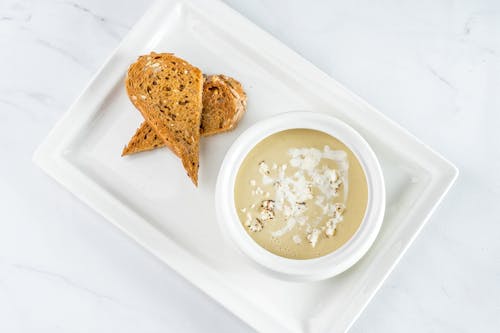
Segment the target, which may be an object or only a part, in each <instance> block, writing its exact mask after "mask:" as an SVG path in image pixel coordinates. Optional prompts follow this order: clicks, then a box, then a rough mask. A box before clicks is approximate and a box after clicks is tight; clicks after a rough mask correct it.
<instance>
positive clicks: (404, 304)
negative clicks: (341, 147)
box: [0, 0, 500, 333]
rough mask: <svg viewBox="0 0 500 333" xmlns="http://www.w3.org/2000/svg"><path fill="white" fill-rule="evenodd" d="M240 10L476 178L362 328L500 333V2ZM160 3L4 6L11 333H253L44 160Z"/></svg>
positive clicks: (3, 276) (3, 239) (0, 86)
mask: <svg viewBox="0 0 500 333" xmlns="http://www.w3.org/2000/svg"><path fill="white" fill-rule="evenodd" d="M227 2H228V3H229V5H230V6H232V7H233V8H235V9H236V10H238V11H239V12H241V13H242V14H243V15H245V16H247V17H248V18H250V19H251V20H252V21H254V22H255V23H256V24H258V25H259V26H261V27H262V28H264V29H265V30H267V31H269V32H271V33H272V34H273V35H275V36H276V37H277V38H279V39H280V40H282V41H283V42H284V43H285V44H287V45H289V46H290V47H291V48H292V49H294V50H296V51H298V52H299V53H300V54H302V55H303V56H304V57H305V58H307V59H309V60H310V61H311V62H313V63H314V64H316V65H317V66H318V67H319V68H321V69H322V70H324V71H325V72H327V73H328V74H330V75H332V76H333V77H334V78H336V79H337V80H339V81H340V82H342V83H343V84H345V85H346V86H348V87H349V88H351V89H352V90H354V91H355V92H357V93H358V94H359V95H361V96H363V97H364V98H365V99H366V100H368V101H369V102H370V103H372V104H373V105H375V106H376V107H377V108H379V109H380V110H381V111H382V112H384V113H385V114H387V115H388V116H389V117H390V118H392V119H394V120H395V121H397V122H398V123H400V124H401V125H403V126H404V127H406V128H408V129H409V130H410V131H411V132H413V133H414V134H416V135H417V136H418V137H419V138H421V139H422V140H423V141H424V142H426V143H427V144H429V145H430V146H432V147H433V148H435V149H436V150H437V151H439V152H441V153H442V154H444V155H445V156H446V157H448V158H449V159H450V160H452V161H453V162H455V163H456V164H457V166H458V167H459V168H460V170H461V175H460V177H459V180H458V182H457V184H456V186H455V187H454V188H453V190H452V191H451V193H450V194H449V196H448V197H447V198H446V199H445V201H444V202H443V204H442V205H441V207H440V208H439V209H438V211H437V212H436V214H435V215H434V216H433V218H432V219H431V221H430V223H429V224H428V225H427V226H426V228H425V229H424V230H423V232H422V234H421V235H420V237H419V238H418V239H417V240H416V242H415V243H414V245H413V246H412V247H411V249H410V250H409V251H408V253H407V255H406V256H405V257H404V258H403V260H402V261H401V263H400V264H399V265H398V266H397V267H396V269H395V271H394V272H393V274H392V275H391V276H390V277H389V279H388V280H387V282H386V283H385V285H384V286H383V287H382V289H381V290H380V292H379V293H378V294H377V295H376V297H375V298H374V300H373V302H372V303H371V304H370V305H369V306H368V308H367V309H366V311H365V312H364V313H363V314H362V316H361V317H360V319H359V320H358V322H357V323H356V324H355V325H354V327H353V329H352V332H494V331H498V330H499V329H500V240H499V239H500V209H499V206H500V173H499V172H498V170H499V169H500V3H499V2H498V1H495V0H491V1H472V0H471V1H445V0H443V1H431V0H426V1H413V2H409V1H405V2H402V1H377V2H374V1H368V0H364V1H355V2H354V1H344V2H342V1H336V2H331V1H314V5H312V2H310V3H309V4H307V3H306V2H305V1H284V0H282V1H243V0H228V1H227ZM150 3H151V1H150V0H147V1H139V0H125V1H123V0H122V1H119V0H108V1H99V0H75V1H70V0H68V1H64V0H62V1H58V0H57V1H56V0H21V1H14V0H2V1H0V123H1V125H2V130H1V131H0V143H1V144H0V146H1V148H2V153H1V155H0V156H1V163H0V175H1V176H0V207H1V211H2V217H1V218H0V332H16V333H17V332H51V333H54V332H106V333H107V332H251V331H252V330H251V329H250V328H249V327H248V326H246V325H245V324H243V323H242V322H241V321H239V320H238V319H237V318H235V317H234V316H232V315H231V314H230V313H228V312H227V311H226V310H224V309H223V308H222V307H220V306H219V305H217V304H216V303H214V302H213V301H212V300H211V299H209V298H208V297H206V296H204V295H203V294H202V293H201V292H199V291H198V290H197V289H195V288H193V287H192V286H191V285H190V284H189V283H187V282H186V281H185V280H183V279H182V278H180V277H179V276H178V275H177V274H175V273H174V272H172V271H171V270H170V269H169V268H168V267H166V266H165V265H163V264H162V263H160V262H158V261H157V260H155V259H154V258H153V257H152V256H151V255H149V254H148V253H147V252H146V251H144V250H143V249H142V248H140V247H139V246H137V245H136V244H135V243H133V242H132V241H131V240H129V239H128V238H127V237H126V236H125V235H123V234H121V233H120V232H119V231H118V230H117V229H115V228H114V227H112V226H111V225H110V224H108V223H107V222H106V221H105V220H104V219H103V218H102V217H100V216H99V215H97V214H96V213H94V212H93V211H91V210H90V209H88V208H87V207H86V206H85V205H83V204H82V203H81V202H79V201H78V200H77V199H76V198H74V197H73V196H72V195H71V194H69V193H68V192H67V191H65V190H64V189H62V188H61V187H60V186H59V185H57V184H56V183H55V182H54V181H53V180H51V179H50V178H48V177H47V176H46V175H45V174H43V173H42V171H41V170H39V169H37V168H36V167H35V166H34V165H33V164H32V163H31V155H32V153H33V151H34V149H35V148H36V147H37V145H38V144H39V143H40V141H41V140H42V139H43V138H44V137H45V136H46V135H47V133H48V131H49V130H50V128H51V127H52V126H53V125H54V123H55V122H56V121H57V119H59V118H60V117H61V116H62V115H63V113H64V112H65V110H66V109H67V108H68V106H69V105H70V104H71V102H72V101H73V100H74V99H75V98H76V97H77V95H78V94H79V93H80V91H81V90H82V89H83V88H84V86H85V85H86V83H87V81H88V80H89V79H90V77H91V76H92V75H93V73H94V72H95V71H96V70H97V69H98V68H99V66H100V65H101V64H102V63H103V61H104V60H105V59H106V57H107V56H108V55H109V54H110V53H111V52H112V51H113V49H114V48H115V47H116V46H117V44H118V43H119V41H120V39H121V38H122V37H123V36H124V35H125V34H126V33H127V31H128V30H129V29H130V28H131V27H132V25H133V24H134V22H135V21H136V20H137V19H138V18H139V17H140V16H141V14H142V13H143V12H144V11H145V10H146V8H147V6H148V5H149V4H150Z"/></svg>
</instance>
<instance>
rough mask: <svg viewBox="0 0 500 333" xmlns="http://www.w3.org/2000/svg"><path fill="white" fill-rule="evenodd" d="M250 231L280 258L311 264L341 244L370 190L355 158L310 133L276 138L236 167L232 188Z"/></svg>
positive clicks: (360, 213)
mask: <svg viewBox="0 0 500 333" xmlns="http://www.w3.org/2000/svg"><path fill="white" fill-rule="evenodd" d="M234 197H235V205H236V210H237V212H238V216H239V219H240V221H241V223H242V225H243V227H244V228H245V229H246V231H247V232H248V234H249V235H250V236H251V237H252V238H253V239H254V240H255V241H256V242H257V243H258V244H259V245H260V246H262V247H263V248H265V249H267V250H268V251H270V252H272V253H274V254H277V255H279V256H282V257H286V258H292V259H310V258H316V257H320V256H324V255H326V254H328V253H331V252H332V251H335V250H336V249H338V248H339V247H341V246H342V245H343V244H345V243H346V242H347V241H348V240H349V239H350V238H351V237H352V236H353V235H354V233H355V232H356V230H357V229H358V228H359V225H360V224H361V221H362V220H363V217H364V215H365V210H366V205H367V200H368V189H367V183H366V176H365V173H364V171H363V169H362V167H361V164H360V163H359V161H358V159H357V158H356V156H355V155H354V154H353V153H352V152H351V150H349V148H347V146H345V145H344V144H343V143H342V142H340V141H339V140H337V139H335V138H334V137H332V136H330V135H328V134H326V133H323V132H320V131H315V130H310V129H292V130H286V131H282V132H278V133H275V134H273V135H271V136H269V137H267V138H266V139H264V140H262V141H261V142H260V143H258V144H257V145H256V146H255V147H254V148H253V149H252V150H251V151H250V153H249V154H248V155H247V156H246V158H245V159H244V161H243V162H242V164H241V166H240V169H239V171H238V174H237V176H236V183H235V187H234Z"/></svg>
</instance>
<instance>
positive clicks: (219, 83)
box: [122, 75, 246, 156]
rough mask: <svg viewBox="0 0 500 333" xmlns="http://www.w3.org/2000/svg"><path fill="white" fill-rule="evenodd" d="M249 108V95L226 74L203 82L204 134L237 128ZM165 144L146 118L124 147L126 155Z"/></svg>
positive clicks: (202, 133)
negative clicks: (247, 102)
mask: <svg viewBox="0 0 500 333" xmlns="http://www.w3.org/2000/svg"><path fill="white" fill-rule="evenodd" d="M245 110H246V94H245V91H244V90H243V87H242V86H241V84H240V83H239V82H238V81H236V80H235V79H233V78H230V77H228V76H225V75H210V76H208V77H207V78H206V80H205V83H204V85H203V111H202V114H201V126H200V134H201V135H202V136H208V135H214V134H218V133H222V132H226V131H229V130H231V129H233V128H234V127H236V125H237V124H238V122H239V120H240V119H241V117H242V116H243V114H244V113H245ZM163 146H165V144H164V141H163V140H162V139H161V138H160V137H159V136H158V135H157V134H156V132H155V131H154V130H153V129H152V128H151V126H149V124H148V123H147V122H146V121H144V122H143V123H142V124H141V126H140V127H139V128H138V129H137V131H136V132H135V134H134V136H133V137H132V138H131V139H130V141H129V143H128V144H127V146H125V148H124V149H123V153H122V156H124V155H130V154H134V153H138V152H141V151H147V150H151V149H155V148H157V147H163ZM169 148H170V149H171V150H172V151H174V150H173V149H172V147H171V146H169ZM174 153H175V151H174Z"/></svg>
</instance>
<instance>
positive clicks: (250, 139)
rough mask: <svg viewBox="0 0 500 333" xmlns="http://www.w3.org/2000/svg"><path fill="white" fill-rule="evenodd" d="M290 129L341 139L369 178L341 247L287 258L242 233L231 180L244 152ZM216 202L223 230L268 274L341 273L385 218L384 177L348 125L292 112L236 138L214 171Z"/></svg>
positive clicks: (299, 277)
mask: <svg viewBox="0 0 500 333" xmlns="http://www.w3.org/2000/svg"><path fill="white" fill-rule="evenodd" d="M293 128H304V129H313V130H318V131H322V132H325V133H327V134H329V135H331V136H333V137H335V138H337V139H339V140H340V141H342V142H343V143H344V144H345V145H346V146H347V147H349V149H351V151H352V152H353V153H354V155H355V156H356V157H357V158H358V160H359V162H360V163H361V166H362V167H363V170H364V171H365V174H366V178H367V183H368V203H367V208H366V213H365V217H364V219H363V221H362V222H361V225H360V227H359V229H358V230H357V231H356V233H355V234H354V236H353V237H352V238H351V239H350V240H349V241H348V242H347V243H346V244H344V245H343V246H342V247H340V248H339V249H337V250H335V251H333V252H332V253H329V254H327V255H324V256H322V257H319V258H314V259H301V260H298V259H288V258H284V257H281V256H278V255H275V254H273V253H271V252H269V251H267V250H266V249H264V248H263V247H261V246H260V245H259V244H257V243H256V242H255V241H254V240H253V239H252V238H251V237H250V236H249V235H248V234H247V232H246V230H245V229H244V227H243V225H242V224H241V222H240V220H239V218H238V215H237V212H236V208H235V203H234V185H235V179H236V175H237V173H238V169H239V168H240V165H241V163H242V161H243V159H244V158H245V157H246V155H247V154H248V153H249V152H250V150H252V148H253V147H254V146H255V145H256V144H258V143H259V142H260V141H262V140H263V139H264V138H266V137H268V136H269V135H271V134H274V133H276V132H280V131H283V130H287V129H293ZM215 206H216V207H215V209H216V213H217V219H218V221H219V225H220V228H221V230H222V231H223V233H224V234H225V235H226V236H227V237H228V238H230V239H231V241H232V242H233V243H234V245H235V246H236V247H237V248H238V249H239V250H241V252H242V253H243V254H244V255H245V256H246V257H248V258H250V259H251V260H252V261H253V262H254V263H256V264H257V265H258V266H260V267H261V268H264V269H265V270H266V271H267V272H268V273H270V274H272V275H274V276H276V277H280V278H285V279H287V280H294V281H312V280H321V279H326V278H329V277H332V276H334V275H337V274H339V273H342V272H343V271H345V270H346V269H348V268H349V267H351V266H352V265H354V264H355V263H356V262H357V261H358V260H359V259H360V258H361V257H362V256H363V255H364V254H365V253H366V252H367V251H368V249H369V248H370V246H371V245H372V244H373V242H374V240H375V238H376V236H377V234H378V232H379V230H380V226H381V224H382V220H383V217H384V211H385V186H384V178H383V174H382V170H381V168H380V164H379V162H378V160H377V157H376V156H375V153H374V152H373V150H372V149H371V148H370V146H369V145H368V143H367V142H366V141H365V140H364V139H363V138H362V137H361V135H360V134H359V133H358V132H356V131H355V130H354V129H352V128H351V127H350V126H348V125H347V124H345V123H344V122H342V121H340V120H338V119H337V118H334V117H332V116H328V115H326V114H322V113H315V112H308V111H294V112H288V113H283V114H280V115H277V116H274V117H271V118H268V119H266V120H263V121H261V122H259V123H257V124H255V125H253V126H252V127H250V128H249V129H247V130H246V131H245V132H244V133H243V134H241V135H240V136H239V137H238V139H236V141H235V142H234V143H233V145H232V146H231V148H230V149H229V150H228V152H227V153H226V156H225V158H224V161H223V162H222V166H221V168H220V171H219V176H218V179H217V186H216V193H215Z"/></svg>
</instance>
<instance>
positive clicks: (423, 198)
mask: <svg viewBox="0 0 500 333" xmlns="http://www.w3.org/2000/svg"><path fill="white" fill-rule="evenodd" d="M152 50H155V51H158V52H162V51H164V52H165V51H167V52H174V53H176V54H177V55H179V56H181V57H183V58H185V59H187V60H188V61H189V62H191V63H193V64H195V65H196V66H198V67H200V68H201V69H202V70H203V71H204V72H205V73H225V74H227V75H230V76H234V77H235V78H237V79H238V80H240V81H241V82H242V84H243V86H244V87H245V89H246V91H247V93H248V111H247V114H246V115H245V117H244V119H243V121H242V122H241V123H240V125H239V126H238V128H237V129H236V130H235V131H233V132H231V133H228V134H224V135H217V136H214V137H209V138H203V140H202V144H201V159H200V185H199V188H197V189H196V188H194V186H193V185H192V184H191V182H190V180H189V179H188V177H187V176H186V175H185V172H184V170H183V168H182V166H181V163H180V162H179V161H178V159H177V158H176V157H175V156H174V155H173V154H172V153H170V152H169V151H168V150H166V149H158V150H156V151H152V152H149V153H144V154H137V155H136V156H130V157H126V158H122V157H120V153H121V150H122V148H123V146H124V144H125V143H127V141H128V139H129V138H130V136H131V135H132V134H133V133H134V130H135V129H136V128H137V126H138V125H139V123H140V122H141V116H140V115H139V113H138V112H137V111H136V110H135V109H134V108H133V106H132V104H131V103H130V102H129V100H128V98H127V96H126V93H125V89H124V87H123V80H124V75H125V72H126V70H127V68H128V66H129V64H130V63H132V62H133V61H135V59H136V58H137V56H138V55H140V54H144V53H149V52H150V51H152ZM290 110H315V111H320V112H328V113H330V114H333V115H335V116H336V117H338V118H340V119H342V120H344V121H345V122H347V123H349V124H350V125H351V126H352V127H354V128H355V129H357V130H358V131H359V132H360V133H361V134H362V135H363V136H364V137H365V138H366V139H367V141H368V142H369V143H370V144H371V146H372V147H373V149H374V150H375V152H376V153H377V155H378V158H379V160H380V162H381V164H382V167H383V170H384V174H385V178H386V186H387V210H386V212H387V213H386V217H385V220H384V224H383V227H382V230H381V233H380V235H379V237H378V238H377V241H376V242H375V244H374V245H373V247H372V248H371V250H370V251H369V252H368V254H367V255H366V256H365V257H364V258H363V259H362V260H361V261H360V262H359V263H358V264H356V265H355V266H354V267H353V268H352V269H350V270H348V271H347V272H345V273H344V274H342V275H340V276H338V277H336V278H332V279H329V280H326V281H321V282H315V283H289V282H283V281H281V280H277V279H274V278H271V277H268V276H266V275H265V274H263V273H262V272H260V271H258V270H255V268H254V267H253V266H250V265H248V264H247V263H246V262H245V261H242V260H240V257H239V254H237V253H233V252H232V250H231V249H232V247H230V246H228V244H227V243H226V241H225V240H224V239H222V237H221V234H220V232H219V230H218V228H217V226H216V221H215V215H214V209H213V201H214V185H215V181H216V177H217V172H218V169H219V166H220V164H221V161H222V158H223V156H224V154H225V152H226V150H227V149H228V148H229V146H230V145H231V143H232V142H233V141H234V139H235V138H236V137H237V136H238V135H239V134H240V133H241V132H242V131H243V130H245V129H246V128H247V127H248V126H250V125H251V124H253V123H255V122H256V121H258V120H260V119H263V118H266V117H269V116H271V115H273V114H276V113H281V112H285V111H290ZM34 160H35V162H36V163H37V164H38V165H39V166H40V167H41V168H43V169H44V170H45V171H46V172H47V173H48V174H49V175H51V176H52V177H54V178H55V179H56V180H58V181H59V182H60V183H61V184H62V185H64V186H65V187H66V188H68V189H69V190H70V191H71V192H73V193H74V194H75V195H77V196H78V197H79V198H80V199H81V200H83V201H85V202H86V203H87V204H88V205H89V206H90V207H92V208H93V209H95V210H97V211H98V212H100V213H101V214H102V215H104V216H105V217H106V218H107V219H108V220H109V221H111V222H112V223H113V224H115V225H116V226H118V227H119V228H120V229H121V230H123V231H124V232H125V233H127V234H128V235H129V236H130V237H132V238H133V239H134V240H136V241H137V242H138V243H140V244H141V245H142V246H144V247H145V248H147V249H148V250H149V251H151V253H153V254H154V255H156V256H157V257H159V258H160V259H161V260H163V261H164V262H165V263H167V264H168V265H170V266H171V267H172V268H173V269H175V270H177V271H178V272H179V273H180V274H182V275H183V276H185V277H186V279H188V280H190V281H191V282H192V283H193V284H195V285H196V286H198V287H199V288H200V289H202V290H203V291H205V292H206V293H207V294H209V295H210V296H211V297H213V298H214V299H216V300H217V301H218V302H220V303H221V304H223V305H224V306H225V307H226V308H227V309H229V310H230V311H232V312H234V313H235V314H236V315H237V316H239V317H240V318H241V319H243V320H244V321H246V322H247V323H248V324H250V325H251V326H253V327H254V328H255V329H257V330H259V331H263V332H326V331H331V332H342V331H345V330H347V329H348V328H349V327H350V325H351V324H352V323H353V322H354V320H355V319H356V318H357V317H358V316H359V314H360V313H361V311H362V310H363V308H364V307H365V306H366V305H367V304H368V302H369V301H370V299H371V297H372V296H373V295H374V294H375V292H376V291H377V289H378V288H379V287H380V285H381V284H382V282H383V281H384V279H385V278H386V277H387V275H388V274H389V272H390V271H391V270H392V268H393V267H394V265H395V264H396V263H397V261H398V260H399V258H400V257H401V256H402V254H403V253H404V251H405V250H406V249H407V247H408V246H409V245H410V244H411V242H412V240H413V239H414V238H415V236H416V235H417V234H418V232H419V230H420V229H421V228H422V226H423V225H424V224H425V221H426V220H427V219H428V217H429V215H430V214H431V213H432V211H433V209H434V208H435V207H436V205H437V204H438V202H439V201H440V200H441V199H442V197H443V196H444V194H445V193H446V192H447V190H448V189H449V187H450V186H451V184H452V183H453V181H454V179H455V178H456V175H457V170H456V168H455V167H454V166H453V165H452V164H450V163H449V162H448V161H446V160H445V159H443V158H442V157H440V156H439V155H438V154H436V153H435V152H433V151H432V150H430V149H429V148H428V147H426V146H425V145H423V144H422V143H420V142H419V141H418V140H416V139H415V138H414V137H413V136H411V135H410V134H408V133H407V132H406V131H405V130H403V129H401V128H400V127H399V126H397V125H396V124H394V123H393V122H392V121H390V120H388V119H387V118H385V117H384V116H383V115H382V114H380V113H379V112H378V111H376V110H375V109H373V107H371V106H370V105H368V104H367V103H366V102H364V101H363V100H361V99H360V98H359V97H357V96H356V95H354V94H352V93H351V92H349V91H348V90H347V89H345V88H344V87H342V86H341V85H339V84H338V83H337V82H335V81H334V80H332V79H331V78H330V77H328V76H327V75H326V74H324V73H323V72H321V71H320V70H318V69H317V68H316V67H314V66H313V65H312V64H310V63H309V62H307V61H306V60H304V59H302V58H301V57H300V56H299V55H297V54H296V53H294V52H293V51H291V50H290V49H288V48H287V47H285V46H284V45H283V44H281V43H280V42H279V41H277V40H276V39H274V38H273V37H271V36H270V35H269V34H267V33H265V32H264V31H262V30H261V29H259V28H258V27H256V26H255V25H253V24H252V23H251V22H249V21H248V20H246V19H245V18H243V17H242V16H241V15H239V14H238V13H236V12H234V11H233V10H232V9H230V8H229V7H227V6H226V5H224V4H223V3H221V2H216V1H204V0H200V1H194V0H193V1H176V0H169V1H159V2H158V3H156V4H155V5H154V6H153V7H152V8H151V9H150V10H149V11H148V12H147V13H146V14H145V16H144V17H143V18H142V19H141V20H140V21H139V22H138V23H137V25H136V26H135V27H134V29H133V30H132V31H131V32H130V33H129V34H128V36H127V37H126V38H125V39H124V41H123V42H122V44H121V45H120V46H119V48H118V49H117V50H116V52H115V53H114V54H113V56H112V57H111V58H110V59H109V60H108V61H107V62H106V64H105V65H104V67H103V68H102V69H101V70H100V71H99V72H98V74H97V75H96V76H95V78H94V79H93V80H92V81H91V83H90V85H89V86H88V87H87V89H86V90H85V91H84V92H83V94H82V95H81V96H80V98H78V100H77V101H76V102H75V104H74V105H73V106H72V107H71V109H70V110H69V111H68V112H67V113H66V115H65V116H64V117H63V119H61V121H60V122H59V123H58V124H57V126H56V127H55V128H54V129H53V131H52V132H51V133H50V135H49V136H48V137H47V139H46V140H45V141H44V143H43V144H42V145H41V146H40V148H39V149H38V151H37V152H36V153H35V157H34Z"/></svg>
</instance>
